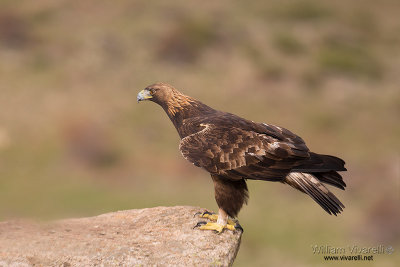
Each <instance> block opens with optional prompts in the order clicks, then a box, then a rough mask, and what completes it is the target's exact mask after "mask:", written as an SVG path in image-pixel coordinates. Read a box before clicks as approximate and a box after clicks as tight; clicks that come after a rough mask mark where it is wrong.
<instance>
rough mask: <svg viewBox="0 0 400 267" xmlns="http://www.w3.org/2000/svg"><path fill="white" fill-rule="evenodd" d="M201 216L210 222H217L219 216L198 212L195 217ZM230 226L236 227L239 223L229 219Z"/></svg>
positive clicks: (207, 212)
mask: <svg viewBox="0 0 400 267" xmlns="http://www.w3.org/2000/svg"><path fill="white" fill-rule="evenodd" d="M198 214H200V216H199V217H200V218H206V219H209V220H210V221H213V222H216V221H217V220H218V214H215V213H213V212H209V211H205V212H203V213H201V212H197V213H196V214H195V215H194V216H196V215H198ZM228 224H230V225H235V224H237V221H233V220H231V219H228Z"/></svg>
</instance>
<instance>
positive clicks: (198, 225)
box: [193, 221, 207, 229]
mask: <svg viewBox="0 0 400 267" xmlns="http://www.w3.org/2000/svg"><path fill="white" fill-rule="evenodd" d="M204 224H207V222H205V221H200V222H198V223H197V224H196V225H195V226H194V227H193V229H194V228H197V227H200V226H202V225H204Z"/></svg>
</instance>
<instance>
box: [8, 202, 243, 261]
mask: <svg viewBox="0 0 400 267" xmlns="http://www.w3.org/2000/svg"><path fill="white" fill-rule="evenodd" d="M199 211H201V212H203V211H204V209H201V208H195V207H156V208H149V209H141V210H127V211H118V212H112V213H107V214H103V215H99V216H95V217H89V218H78V219H66V220H60V221H55V222H50V223H37V222H28V221H21V220H17V221H6V222H1V223H0V266H33V265H35V266H65V267H67V266H95V265H96V266H97V265H100V266H115V265H117V266H166V265H167V266H168V265H170V266H171V265H172V266H198V265H201V266H209V265H211V266H229V265H232V263H233V261H234V259H235V256H236V254H237V252H238V250H239V245H240V239H241V235H242V233H241V232H240V231H235V232H232V231H227V230H225V231H224V232H223V233H222V234H220V235H218V234H216V233H215V232H214V231H202V230H198V229H193V226H194V225H196V223H197V222H198V221H200V220H205V219H200V218H198V217H197V216H196V217H194V216H193V215H194V214H195V213H196V212H199Z"/></svg>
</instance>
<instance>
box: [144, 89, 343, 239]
mask: <svg viewBox="0 0 400 267" xmlns="http://www.w3.org/2000/svg"><path fill="white" fill-rule="evenodd" d="M137 100H138V102H139V101H143V100H150V101H153V102H155V103H157V104H159V105H160V106H161V107H162V108H163V109H164V110H165V112H166V113H167V115H168V117H169V118H170V119H171V121H172V123H173V124H174V126H175V128H176V130H177V131H178V134H179V136H180V138H181V141H180V144H179V149H180V151H181V153H182V155H183V157H184V158H185V159H187V160H188V161H190V162H191V163H193V164H194V165H195V166H197V167H201V168H203V169H205V170H206V171H208V172H209V173H210V174H211V178H212V180H213V182H214V189H215V200H216V201H217V204H218V207H219V212H218V215H216V214H211V213H209V212H205V213H203V214H202V215H201V217H204V218H208V219H210V220H211V221H216V222H209V223H207V224H205V222H199V224H198V225H197V226H199V227H200V229H204V230H216V231H218V232H219V233H220V232H222V230H223V229H224V228H227V229H230V230H234V229H235V228H241V227H240V226H239V225H238V224H236V223H235V222H234V221H233V220H232V219H233V218H235V217H236V216H237V215H238V213H239V210H240V209H241V208H242V206H243V204H244V203H247V199H248V190H247V185H246V180H248V179H249V180H263V181H273V182H281V183H285V184H288V185H290V186H292V187H293V188H295V189H297V190H299V191H301V192H303V193H306V194H307V195H309V196H310V197H311V198H312V199H313V200H314V201H315V202H317V203H318V204H319V205H320V206H321V207H322V208H323V209H324V210H325V211H326V212H328V213H329V214H334V215H336V214H337V213H340V212H341V211H342V210H343V208H344V205H343V204H342V203H341V202H340V201H339V199H337V198H336V196H335V195H334V194H332V193H331V192H330V191H329V190H328V189H327V188H326V187H325V186H324V184H323V183H325V184H329V185H333V186H336V187H338V188H340V189H343V190H344V187H345V186H346V184H345V183H344V182H343V179H342V177H341V176H340V174H338V173H337V172H338V171H346V168H345V167H344V164H345V162H344V161H343V160H342V159H340V158H337V157H334V156H328V155H321V154H317V153H313V152H310V151H309V149H308V148H307V146H306V145H305V143H304V141H303V139H302V138H301V137H299V136H297V135H295V134H294V133H292V132H290V131H289V130H287V129H285V128H282V127H278V126H274V125H271V124H266V123H256V122H254V121H251V120H246V119H243V118H241V117H239V116H236V115H234V114H231V113H227V112H222V111H218V110H215V109H213V108H211V107H209V106H207V105H205V104H203V103H201V102H200V101H198V100H196V99H194V98H191V97H189V96H186V95H184V94H182V93H181V92H179V91H178V90H176V89H175V88H174V87H172V86H171V85H169V84H166V83H155V84H152V85H150V86H148V87H146V88H145V89H144V90H142V91H141V92H140V93H139V94H138V96H137ZM229 217H230V218H232V219H229Z"/></svg>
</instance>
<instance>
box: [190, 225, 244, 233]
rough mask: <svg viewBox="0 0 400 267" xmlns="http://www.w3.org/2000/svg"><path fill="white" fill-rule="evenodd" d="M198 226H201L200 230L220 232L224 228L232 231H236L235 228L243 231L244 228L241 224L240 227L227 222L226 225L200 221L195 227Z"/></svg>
mask: <svg viewBox="0 0 400 267" xmlns="http://www.w3.org/2000/svg"><path fill="white" fill-rule="evenodd" d="M196 227H199V229H200V230H214V231H216V232H217V233H218V234H220V233H222V231H223V230H224V229H228V230H231V231H235V229H241V230H242V231H243V229H242V227H240V225H239V227H240V228H236V226H235V225H230V224H227V225H225V226H224V225H222V224H219V223H214V222H198V223H197V224H196V226H195V227H194V228H196Z"/></svg>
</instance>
